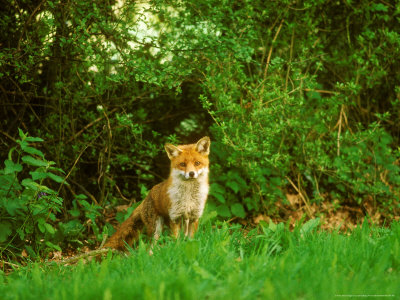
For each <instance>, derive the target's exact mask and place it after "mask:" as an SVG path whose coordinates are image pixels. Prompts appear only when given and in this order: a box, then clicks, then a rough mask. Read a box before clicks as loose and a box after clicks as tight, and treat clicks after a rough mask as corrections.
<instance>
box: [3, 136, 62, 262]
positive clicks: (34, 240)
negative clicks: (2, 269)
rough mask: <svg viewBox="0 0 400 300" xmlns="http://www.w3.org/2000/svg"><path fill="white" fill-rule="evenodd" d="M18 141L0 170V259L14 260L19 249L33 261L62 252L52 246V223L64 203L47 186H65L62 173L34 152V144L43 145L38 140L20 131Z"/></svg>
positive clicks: (53, 236)
mask: <svg viewBox="0 0 400 300" xmlns="http://www.w3.org/2000/svg"><path fill="white" fill-rule="evenodd" d="M19 137H20V138H19V139H17V141H16V142H17V144H18V145H17V146H16V147H13V148H11V149H10V151H9V152H8V159H6V160H5V161H4V168H3V169H1V170H0V217H1V222H0V246H1V248H0V249H1V255H0V256H1V257H2V256H3V254H4V255H10V256H13V255H14V253H15V252H19V251H16V250H17V249H20V248H22V247H24V248H25V249H26V251H27V252H28V254H29V255H31V256H33V257H35V256H36V254H35V253H36V252H39V251H42V250H44V249H49V248H50V249H56V250H59V251H61V248H60V247H59V246H58V245H57V244H56V243H54V241H55V240H56V231H57V229H56V228H55V227H54V223H55V222H56V221H57V217H56V215H57V214H58V213H60V212H61V210H62V208H63V199H62V198H60V197H59V196H58V191H56V190H54V189H51V188H50V187H48V185H49V184H51V183H52V182H54V183H57V184H66V183H65V182H64V176H63V173H64V172H63V171H62V170H61V169H59V168H57V167H55V166H54V165H55V163H54V162H53V161H48V160H46V159H45V157H44V154H43V153H42V152H41V151H40V150H38V149H37V148H36V146H35V145H36V144H37V143H39V142H43V140H42V139H41V138H37V137H31V136H28V135H27V134H25V133H24V132H23V131H22V130H19ZM58 174H61V176H60V175H58ZM46 182H47V183H48V184H46Z"/></svg>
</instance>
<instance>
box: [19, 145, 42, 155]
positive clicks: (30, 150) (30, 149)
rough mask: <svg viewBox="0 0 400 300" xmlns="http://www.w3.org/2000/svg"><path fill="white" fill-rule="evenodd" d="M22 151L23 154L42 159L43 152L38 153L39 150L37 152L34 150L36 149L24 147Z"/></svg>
mask: <svg viewBox="0 0 400 300" xmlns="http://www.w3.org/2000/svg"><path fill="white" fill-rule="evenodd" d="M23 150H24V152H26V153H29V154H33V155H37V156H40V157H41V158H44V154H43V152H42V151H40V150H38V149H36V148H33V147H30V146H27V147H24V149H23Z"/></svg>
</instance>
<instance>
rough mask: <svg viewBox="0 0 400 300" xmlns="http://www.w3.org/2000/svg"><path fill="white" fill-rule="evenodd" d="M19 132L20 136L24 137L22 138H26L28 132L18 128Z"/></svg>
mask: <svg viewBox="0 0 400 300" xmlns="http://www.w3.org/2000/svg"><path fill="white" fill-rule="evenodd" d="M18 133H19V137H20V138H21V139H22V140H25V139H26V136H27V135H26V134H25V133H24V132H23V131H22V129H21V128H18Z"/></svg>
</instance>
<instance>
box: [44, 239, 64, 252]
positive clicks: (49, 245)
mask: <svg viewBox="0 0 400 300" xmlns="http://www.w3.org/2000/svg"><path fill="white" fill-rule="evenodd" d="M45 244H46V245H47V246H48V247H50V248H53V249H56V250H57V251H61V248H60V246H58V245H55V244H53V243H52V242H49V241H46V242H45Z"/></svg>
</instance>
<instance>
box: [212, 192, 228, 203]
mask: <svg viewBox="0 0 400 300" xmlns="http://www.w3.org/2000/svg"><path fill="white" fill-rule="evenodd" d="M212 196H213V197H214V198H216V199H217V200H218V201H219V202H221V203H225V202H226V200H225V197H224V196H223V195H221V194H219V193H213V194H212Z"/></svg>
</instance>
